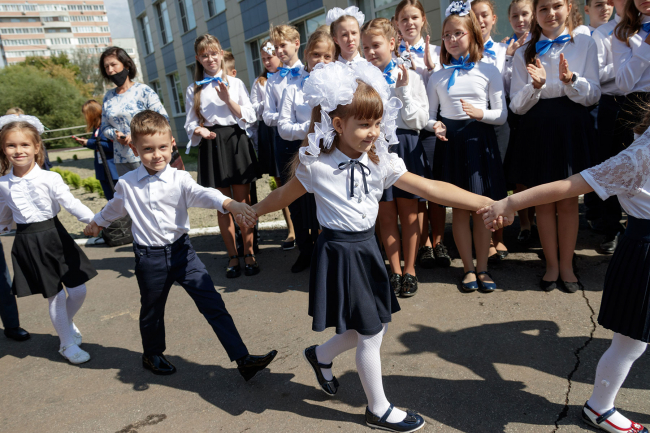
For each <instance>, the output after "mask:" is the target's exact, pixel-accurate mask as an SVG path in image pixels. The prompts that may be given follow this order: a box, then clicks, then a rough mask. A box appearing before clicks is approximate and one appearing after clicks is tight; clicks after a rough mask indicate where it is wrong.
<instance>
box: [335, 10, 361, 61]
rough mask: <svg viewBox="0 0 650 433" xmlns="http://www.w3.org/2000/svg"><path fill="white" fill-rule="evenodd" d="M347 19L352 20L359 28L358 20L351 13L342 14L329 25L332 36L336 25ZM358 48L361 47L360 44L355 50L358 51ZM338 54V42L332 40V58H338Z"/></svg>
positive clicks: (339, 51) (339, 48) (336, 27)
mask: <svg viewBox="0 0 650 433" xmlns="http://www.w3.org/2000/svg"><path fill="white" fill-rule="evenodd" d="M348 20H352V21H354V22H355V23H357V28H359V21H357V19H356V18H355V17H353V16H351V15H342V16H340V17H338V19H337V20H336V21H333V22H332V24H330V26H329V30H330V34H331V35H332V37H334V36H336V30H337V29H338V27H339V26H340V25H341V24H343V23H344V22H345V21H348ZM359 37H361V29H360V28H359ZM359 45H361V44H359ZM360 48H361V46H358V47H357V52H359V49H360ZM339 55H341V47H339V44H337V43H336V42H334V58H335V59H338V57H339Z"/></svg>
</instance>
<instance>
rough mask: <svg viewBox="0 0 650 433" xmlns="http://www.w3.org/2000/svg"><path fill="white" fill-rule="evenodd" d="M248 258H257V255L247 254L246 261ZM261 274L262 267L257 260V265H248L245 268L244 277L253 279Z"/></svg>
mask: <svg viewBox="0 0 650 433" xmlns="http://www.w3.org/2000/svg"><path fill="white" fill-rule="evenodd" d="M246 257H252V258H255V254H246V255H245V256H244V259H246ZM259 273H260V265H258V264H257V260H256V261H255V263H253V264H251V265H249V264H246V266H244V275H246V276H247V277H251V276H253V275H257V274H259Z"/></svg>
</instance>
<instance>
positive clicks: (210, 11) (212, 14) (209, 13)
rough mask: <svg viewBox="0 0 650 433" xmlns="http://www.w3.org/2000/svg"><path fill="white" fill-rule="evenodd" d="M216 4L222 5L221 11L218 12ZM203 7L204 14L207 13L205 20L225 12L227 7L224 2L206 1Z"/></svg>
mask: <svg viewBox="0 0 650 433" xmlns="http://www.w3.org/2000/svg"><path fill="white" fill-rule="evenodd" d="M217 2H220V3H223V9H222V10H219V9H218V8H217ZM205 5H206V12H207V14H206V15H207V19H210V18H213V17H216V16H217V15H219V14H221V13H223V12H225V11H226V8H227V7H228V6H227V5H226V2H225V0H206V1H205ZM210 5H212V8H214V11H212V10H211V9H212V8H211V7H210Z"/></svg>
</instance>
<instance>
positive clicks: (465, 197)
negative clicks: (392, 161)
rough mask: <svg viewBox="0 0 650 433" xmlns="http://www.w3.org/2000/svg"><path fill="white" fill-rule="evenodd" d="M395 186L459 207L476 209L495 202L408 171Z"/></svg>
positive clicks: (443, 203)
mask: <svg viewBox="0 0 650 433" xmlns="http://www.w3.org/2000/svg"><path fill="white" fill-rule="evenodd" d="M395 186H396V187H398V188H399V189H403V190H404V191H408V192H410V193H411V194H415V195H419V196H420V197H423V198H426V199H427V200H430V201H432V202H435V203H438V204H441V205H443V206H449V207H453V208H457V209H467V210H471V211H476V210H478V209H481V208H482V207H485V206H488V205H490V204H492V203H493V201H492V199H490V198H489V197H483V196H481V195H478V194H474V193H472V192H469V191H465V190H464V189H462V188H459V187H457V186H455V185H452V184H450V183H447V182H440V181H437V180H430V179H425V178H423V177H421V176H418V175H415V174H413V173H408V172H407V173H404V174H403V175H402V176H401V177H400V178H399V179H398V180H397V182H395Z"/></svg>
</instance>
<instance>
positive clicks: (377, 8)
mask: <svg viewBox="0 0 650 433" xmlns="http://www.w3.org/2000/svg"><path fill="white" fill-rule="evenodd" d="M398 3H399V0H373V4H372V5H373V11H374V13H375V18H387V19H391V18H392V17H393V16H394V15H395V8H397V4H398Z"/></svg>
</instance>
